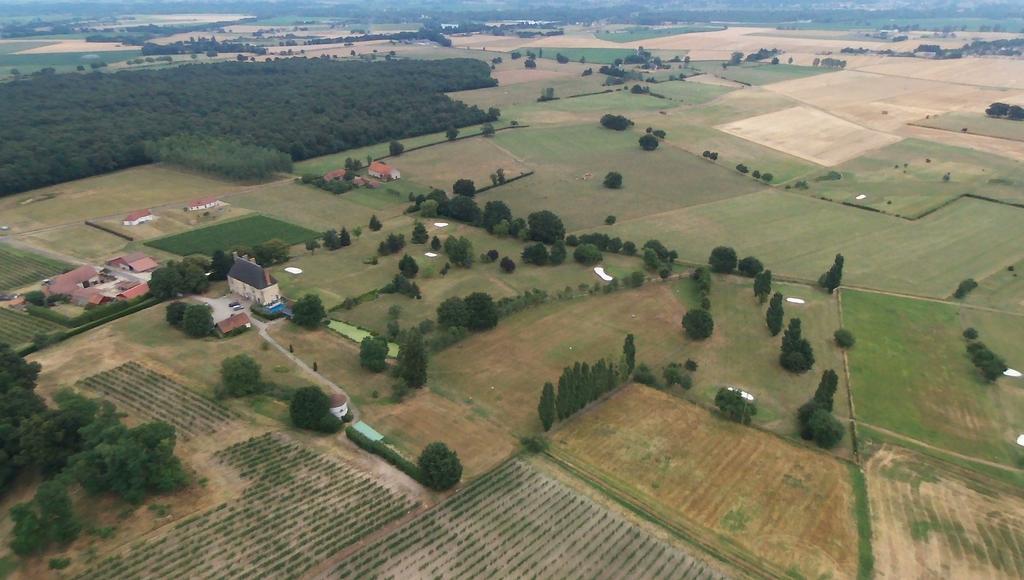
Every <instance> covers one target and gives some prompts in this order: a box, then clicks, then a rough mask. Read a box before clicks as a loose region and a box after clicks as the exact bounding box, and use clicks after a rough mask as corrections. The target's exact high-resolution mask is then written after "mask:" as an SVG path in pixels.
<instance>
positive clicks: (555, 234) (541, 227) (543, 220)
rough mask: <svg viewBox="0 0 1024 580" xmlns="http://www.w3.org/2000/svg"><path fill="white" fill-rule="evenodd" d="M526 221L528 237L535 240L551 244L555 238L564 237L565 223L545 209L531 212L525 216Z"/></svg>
mask: <svg viewBox="0 0 1024 580" xmlns="http://www.w3.org/2000/svg"><path fill="white" fill-rule="evenodd" d="M526 223H527V224H528V229H529V231H530V239H531V240H533V241H535V242H544V243H545V244H553V243H555V241H556V240H561V239H564V238H565V225H564V224H563V223H562V218H560V217H558V216H557V215H555V214H554V213H552V212H550V211H548V210H546V209H545V210H541V211H537V212H533V213H531V214H530V215H529V216H527V217H526Z"/></svg>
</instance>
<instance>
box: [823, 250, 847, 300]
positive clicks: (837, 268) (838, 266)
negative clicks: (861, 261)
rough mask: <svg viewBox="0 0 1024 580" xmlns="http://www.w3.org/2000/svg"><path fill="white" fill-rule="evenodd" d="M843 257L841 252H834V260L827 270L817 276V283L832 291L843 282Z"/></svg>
mask: <svg viewBox="0 0 1024 580" xmlns="http://www.w3.org/2000/svg"><path fill="white" fill-rule="evenodd" d="M844 261H845V260H844V258H843V255H842V254H836V259H835V262H833V263H832V267H831V268H829V269H828V271H827V272H825V273H824V274H822V275H821V277H820V278H818V284H819V285H821V286H822V287H823V288H825V289H827V290H828V291H829V292H834V291H835V289H836V288H838V287H839V285H840V284H842V282H843V262H844Z"/></svg>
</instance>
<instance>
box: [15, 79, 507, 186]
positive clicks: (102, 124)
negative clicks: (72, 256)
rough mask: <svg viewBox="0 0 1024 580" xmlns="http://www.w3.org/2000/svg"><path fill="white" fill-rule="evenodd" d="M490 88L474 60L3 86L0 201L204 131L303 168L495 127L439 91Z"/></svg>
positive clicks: (488, 116)
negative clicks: (423, 138) (409, 141)
mask: <svg viewBox="0 0 1024 580" xmlns="http://www.w3.org/2000/svg"><path fill="white" fill-rule="evenodd" d="M495 84H497V81H495V80H494V79H492V78H491V76H490V68H489V66H488V65H487V64H486V63H483V62H481V61H478V60H472V59H451V60H436V61H396V62H382V63H367V62H337V61H329V60H324V59H286V60H280V61H273V62H264V63H238V62H226V63H217V64H202V65H186V66H182V67H178V68H171V69H165V70H156V71H130V72H119V73H116V74H101V73H95V74H88V75H43V76H37V77H33V78H31V79H27V80H22V81H18V82H12V83H5V84H3V85H0V119H3V120H4V122H3V123H0V195H8V194H11V193H16V192H20V191H26V190H29V189H33V188H36V187H42V186H46V185H51V184H55V183H61V182H64V181H69V180H72V179H78V178H82V177H88V176H90V175H97V174H100V173H105V172H109V171H114V170H117V169H122V168H125V167H130V166H133V165H140V164H143V163H147V162H149V161H150V158H149V157H148V156H147V154H146V151H145V147H144V145H143V144H144V143H145V142H147V141H156V140H158V139H161V138H164V137H168V136H172V135H177V134H182V133H201V134H203V135H207V136H216V137H228V138H232V139H235V140H238V141H241V142H244V143H248V144H253V145H259V146H262V147H270V148H273V149H277V150H278V151H282V152H284V153H287V154H289V155H291V157H292V159H294V160H301V159H306V158H309V157H315V156H318V155H325V154H328V153H334V152H337V151H343V150H345V149H350V148H353V147H361V146H363V145H368V144H371V143H379V142H381V141H388V140H390V139H402V138H406V137H411V136H414V135H421V134H424V133H433V132H439V131H444V130H445V129H447V128H449V127H452V126H455V127H462V126H466V125H473V124H478V123H483V122H486V121H493V120H495V119H496V117H497V115H498V111H497V110H491V111H481V110H480V109H478V108H476V107H469V106H467V105H465V104H463V103H461V102H458V101H454V100H452V99H450V98H448V97H447V96H446V95H445V94H444V93H445V92H447V91H457V90H465V89H475V88H481V87H489V86H494V85H495Z"/></svg>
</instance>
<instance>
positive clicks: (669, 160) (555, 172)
mask: <svg viewBox="0 0 1024 580" xmlns="http://www.w3.org/2000/svg"><path fill="white" fill-rule="evenodd" d="M630 96H637V95H630ZM640 98H646V99H649V100H651V101H656V100H658V99H651V98H649V97H640ZM572 100H579V99H572ZM598 118H600V114H597V113H595V114H594V115H593V121H592V123H593V124H592V125H589V124H588V125H572V126H560V127H557V128H556V127H552V128H536V129H535V128H530V129H524V130H522V131H506V132H504V133H499V134H498V135H497V137H495V141H496V142H497V143H498V145H500V146H502V147H504V148H506V149H508V150H509V151H510V152H511V153H512V154H513V155H516V156H517V157H520V158H522V159H523V160H524V162H525V163H526V164H528V165H530V166H531V167H533V168H534V169H535V170H536V173H535V174H534V175H532V176H530V177H529V178H527V179H523V180H520V181H516V182H514V183H510V184H508V185H505V186H503V187H500V188H497V189H495V190H493V191H489V192H485V193H484V194H482V195H481V196H480V203H481V204H483V203H485V202H486V201H488V200H491V199H501V200H502V201H504V202H505V203H507V204H508V205H509V207H511V208H512V212H513V213H514V214H516V215H525V214H528V213H529V212H531V211H535V209H536V208H538V207H543V208H546V209H549V210H551V211H553V212H555V213H557V214H558V215H559V216H561V218H562V220H563V221H564V222H565V225H566V228H567V229H569V230H579V229H581V228H586V227H596V226H599V225H601V224H603V223H604V219H605V216H607V215H609V214H610V215H614V216H616V217H617V218H618V220H619V221H623V220H628V219H633V218H638V217H641V216H646V215H651V214H658V213H661V212H666V211H670V210H674V209H679V208H682V207H686V206H690V205H697V204H705V203H707V202H710V201H715V200H722V199H727V198H731V197H736V196H740V195H743V194H746V193H750V192H754V191H758V190H761V189H762V188H763V186H761V185H759V184H758V183H756V182H754V181H753V180H751V179H750V178H749V177H744V176H742V175H739V174H738V173H737V172H736V171H733V170H730V169H726V168H724V167H720V166H716V165H714V164H711V163H708V162H706V161H705V160H703V159H701V158H699V157H696V156H694V155H692V154H690V153H688V152H684V151H680V150H678V149H675V148H672V147H662V148H659V149H658V150H657V151H652V152H645V151H643V150H641V149H640V147H639V146H638V145H637V138H638V137H639V133H637V132H633V131H623V132H618V131H610V130H608V129H604V128H602V127H601V126H600V125H599V124H598V123H597V120H598ZM668 139H669V140H671V139H672V134H669V135H668ZM609 171H619V172H620V173H622V176H623V187H622V189H608V188H605V187H604V186H603V185H602V180H603V179H604V176H605V174H606V173H607V172H609ZM650 231H651V230H647V232H646V233H643V234H640V235H639V236H638V238H643V239H647V238H648V237H650V236H649V232H650ZM645 236H646V237H645ZM623 239H626V238H623ZM641 243H642V242H641Z"/></svg>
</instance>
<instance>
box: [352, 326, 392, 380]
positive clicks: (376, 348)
mask: <svg viewBox="0 0 1024 580" xmlns="http://www.w3.org/2000/svg"><path fill="white" fill-rule="evenodd" d="M387 361H388V339H387V338H384V337H383V336H377V335H375V334H371V335H370V336H367V337H365V338H363V340H362V342H360V343H359V366H361V367H363V368H364V369H366V370H368V371H372V372H375V373H379V372H383V371H384V370H385V369H387V368H388V362H387Z"/></svg>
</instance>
